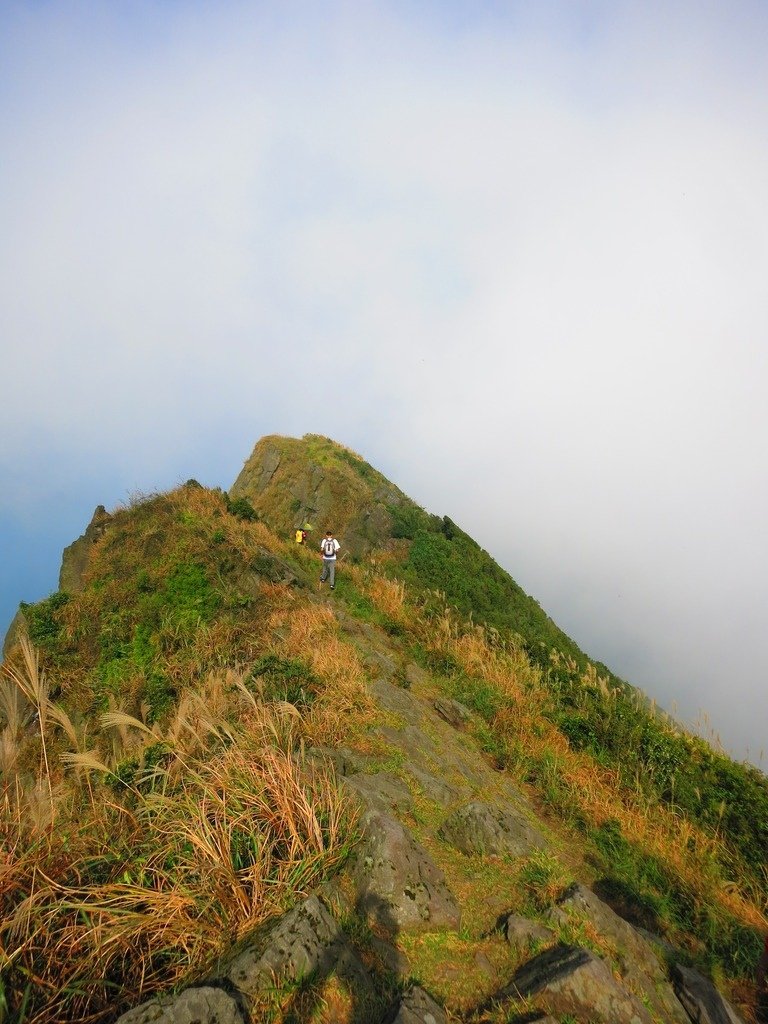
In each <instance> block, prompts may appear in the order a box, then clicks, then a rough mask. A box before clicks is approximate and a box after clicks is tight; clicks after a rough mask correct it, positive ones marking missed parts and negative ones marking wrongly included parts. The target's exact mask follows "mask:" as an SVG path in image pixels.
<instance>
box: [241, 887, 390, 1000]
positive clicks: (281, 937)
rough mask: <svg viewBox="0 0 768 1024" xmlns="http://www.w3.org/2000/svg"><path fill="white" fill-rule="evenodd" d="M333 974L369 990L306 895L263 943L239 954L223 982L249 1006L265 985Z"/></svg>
mask: <svg viewBox="0 0 768 1024" xmlns="http://www.w3.org/2000/svg"><path fill="white" fill-rule="evenodd" d="M331 971H334V972H335V973H336V974H337V975H339V976H340V977H342V978H344V979H345V980H347V981H348V982H349V983H350V984H351V985H353V986H354V987H355V988H356V989H366V990H367V989H370V980H369V978H368V975H367V974H366V971H365V968H364V967H363V965H362V963H361V962H360V960H359V958H358V956H357V954H356V953H355V952H354V950H353V949H352V948H351V946H350V945H349V943H348V942H347V940H346V937H345V936H344V933H343V932H342V931H341V929H340V927H339V925H338V924H337V923H336V920H335V919H334V918H333V917H332V915H331V914H330V913H329V912H328V911H327V910H326V908H325V907H324V906H323V904H322V903H321V902H320V900H319V899H318V898H317V897H316V896H310V897H309V899H307V900H305V901H304V902H303V903H302V904H300V905H299V906H298V907H295V908H294V909H293V910H292V911H290V912H289V913H288V914H286V915H285V916H284V917H282V918H281V919H280V921H279V922H278V923H277V925H276V926H275V927H274V928H273V929H272V930H271V931H269V932H268V933H267V935H266V936H265V937H264V938H263V939H260V940H259V939H257V940H254V941H253V942H252V943H249V944H248V945H246V948H245V949H243V950H241V951H240V952H239V953H238V954H237V955H236V956H235V958H234V959H233V960H232V962H231V963H230V964H229V967H228V969H227V972H226V976H227V978H228V980H229V981H230V982H231V983H232V985H234V987H235V988H236V989H237V991H238V992H240V993H242V995H243V996H245V997H246V999H247V1000H248V1001H249V1003H254V1002H256V1001H257V1000H258V999H259V998H261V997H263V996H264V995H265V994H266V993H267V992H268V990H269V988H270V986H274V985H275V984H279V983H280V982H283V981H286V980H288V981H297V980H300V979H301V978H305V977H308V976H309V975H314V976H321V977H324V976H326V975H327V974H329V973H330V972H331Z"/></svg>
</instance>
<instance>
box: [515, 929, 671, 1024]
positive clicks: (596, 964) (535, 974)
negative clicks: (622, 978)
mask: <svg viewBox="0 0 768 1024" xmlns="http://www.w3.org/2000/svg"><path fill="white" fill-rule="evenodd" d="M504 995H506V996H511V995H514V996H521V997H523V998H526V997H533V996H536V997H538V1001H540V1002H542V1003H543V1004H544V1005H545V1007H546V1009H547V1011H548V1012H550V1013H553V1014H555V1015H556V1016H557V1015H558V1014H567V1013H570V1014H574V1015H575V1016H577V1017H579V1018H580V1019H581V1018H584V1019H585V1020H590V1021H596V1022H597V1021H599V1022H601V1024H652V1018H651V1015H650V1013H649V1012H648V1011H647V1010H646V1009H645V1007H644V1006H643V1004H642V1003H641V1002H640V1000H639V999H638V998H637V997H636V996H634V995H632V994H631V993H630V992H629V991H628V990H627V989H626V988H624V986H623V985H621V984H620V983H619V982H618V981H616V979H615V978H614V977H613V975H612V974H611V972H610V970H609V968H608V967H607V965H606V964H605V963H604V962H603V961H602V960H600V959H599V958H598V957H597V956H595V954H594V953H591V952H590V951H589V950H587V949H580V948H579V947H577V946H555V947H554V948H553V949H548V950H546V951H545V952H544V953H541V954H539V956H537V957H534V959H533V960H530V961H529V962H528V963H527V964H525V965H524V966H523V967H522V968H521V969H520V970H519V971H518V972H517V974H516V975H515V977H514V978H513V980H512V982H511V984H510V985H509V986H507V988H506V989H505V990H504V992H503V993H502V996H504Z"/></svg>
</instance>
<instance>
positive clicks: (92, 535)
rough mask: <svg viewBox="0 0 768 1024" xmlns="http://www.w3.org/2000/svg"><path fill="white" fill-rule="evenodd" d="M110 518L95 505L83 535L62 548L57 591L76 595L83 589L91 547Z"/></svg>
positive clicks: (103, 531) (102, 533) (102, 508)
mask: <svg viewBox="0 0 768 1024" xmlns="http://www.w3.org/2000/svg"><path fill="white" fill-rule="evenodd" d="M111 519H112V516H111V515H110V514H109V512H107V510H106V509H105V508H104V506H103V505H97V507H96V511H95V512H94V513H93V516H92V517H91V521H90V523H89V524H88V526H87V527H86V528H85V533H84V534H82V536H80V537H78V538H77V540H75V541H73V542H72V543H71V544H70V545H69V547H66V548H64V553H63V554H62V556H61V570H60V572H59V590H63V591H65V592H66V593H69V594H77V593H79V592H80V591H81V590H82V589H83V575H84V573H85V570H86V568H87V567H88V561H89V559H90V556H91V550H92V548H93V545H94V544H95V543H96V542H97V541H98V540H100V539H101V538H102V537H103V536H104V533H105V532H106V530H107V528H108V526H109V523H110V521H111Z"/></svg>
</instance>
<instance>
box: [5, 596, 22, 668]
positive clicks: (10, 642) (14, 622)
mask: <svg viewBox="0 0 768 1024" xmlns="http://www.w3.org/2000/svg"><path fill="white" fill-rule="evenodd" d="M26 633H27V620H26V619H25V618H24V612H23V611H22V610H21V608H19V609H18V610H17V612H16V614H15V615H14V616H13V618H12V619H11V624H10V626H9V627H8V632H7V633H6V634H5V640H3V657H4V658H7V657H8V655H9V654H10V653H11V648H12V647H13V646H14V645H15V644H17V643H19V642H20V641H21V638H22V636H24V635H26Z"/></svg>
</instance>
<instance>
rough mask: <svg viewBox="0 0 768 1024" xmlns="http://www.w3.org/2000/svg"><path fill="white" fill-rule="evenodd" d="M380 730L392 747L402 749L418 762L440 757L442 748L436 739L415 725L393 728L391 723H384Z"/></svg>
mask: <svg viewBox="0 0 768 1024" xmlns="http://www.w3.org/2000/svg"><path fill="white" fill-rule="evenodd" d="M378 732H379V735H380V736H381V737H382V738H383V739H385V740H386V741H387V743H388V744H389V746H390V747H393V748H394V749H395V750H401V751H402V752H403V753H404V754H405V756H406V757H408V758H410V759H411V760H413V761H416V762H417V763H418V762H419V761H421V762H422V763H423V762H425V761H426V760H431V761H437V760H439V759H440V750H439V749H438V746H437V744H436V743H435V741H434V740H433V739H432V737H431V736H428V735H427V734H426V733H425V732H424V730H423V729H419V728H418V727H417V726H415V725H406V726H405V728H403V729H393V728H392V727H391V726H389V725H384V726H382V727H381V728H380V729H379V730H378Z"/></svg>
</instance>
